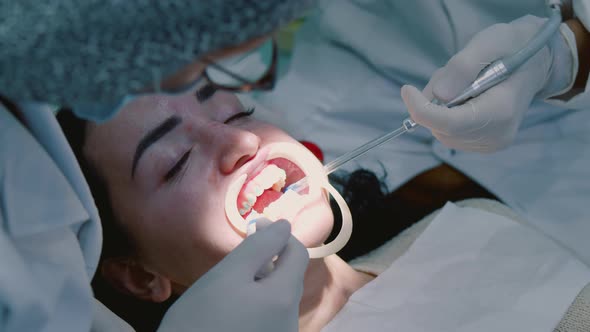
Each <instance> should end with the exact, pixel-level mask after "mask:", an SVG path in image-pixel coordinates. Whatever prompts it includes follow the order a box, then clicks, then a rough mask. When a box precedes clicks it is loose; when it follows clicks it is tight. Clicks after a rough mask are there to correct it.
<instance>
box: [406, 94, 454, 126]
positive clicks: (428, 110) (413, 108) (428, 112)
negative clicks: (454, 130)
mask: <svg viewBox="0 0 590 332" xmlns="http://www.w3.org/2000/svg"><path fill="white" fill-rule="evenodd" d="M401 95H402V99H403V101H404V103H405V104H406V107H407V108H408V112H409V113H410V117H411V118H412V120H414V121H415V122H416V123H418V124H420V125H422V126H424V127H426V128H429V129H431V130H432V129H436V130H437V131H439V130H444V129H445V128H449V125H450V124H451V118H450V116H449V114H450V112H449V109H448V108H446V107H444V106H440V105H436V104H433V103H432V102H430V100H428V99H427V98H426V97H425V96H424V95H423V94H422V92H420V91H419V90H418V89H416V88H415V87H413V86H411V85H404V86H403V87H402V90H401Z"/></svg>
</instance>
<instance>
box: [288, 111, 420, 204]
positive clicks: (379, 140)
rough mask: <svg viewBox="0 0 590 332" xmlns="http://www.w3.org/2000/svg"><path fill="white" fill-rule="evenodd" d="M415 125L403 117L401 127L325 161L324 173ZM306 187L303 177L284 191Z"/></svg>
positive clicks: (332, 170)
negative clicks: (329, 160)
mask: <svg viewBox="0 0 590 332" xmlns="http://www.w3.org/2000/svg"><path fill="white" fill-rule="evenodd" d="M416 126H417V124H416V122H414V121H413V120H412V119H410V118H407V119H405V120H404V121H403V122H402V125H401V127H399V128H397V129H395V130H393V131H390V132H389V133H387V134H385V135H382V136H380V137H377V138H375V139H373V140H371V141H369V142H367V143H365V144H363V145H361V146H359V147H358V148H356V149H354V150H352V151H349V152H347V153H345V154H343V155H342V156H340V157H338V158H336V159H334V160H332V161H331V162H329V163H327V164H326V165H325V166H324V170H325V172H326V175H328V174H330V173H332V172H334V171H336V170H337V169H339V168H340V167H342V165H344V164H346V163H347V162H349V161H351V160H353V159H356V158H358V157H360V156H361V155H363V154H365V153H367V152H369V151H370V150H372V149H374V148H376V147H378V146H380V145H381V144H383V143H385V142H387V141H390V140H392V139H394V138H396V137H399V136H400V135H402V134H404V133H407V132H411V131H413V130H414V128H415V127H416ZM307 187H308V183H307V177H305V178H303V179H301V180H299V181H297V182H295V183H293V184H291V185H290V186H288V187H286V188H285V190H284V191H285V192H287V191H288V190H294V191H295V192H297V193H299V192H301V191H303V190H304V189H305V188H307Z"/></svg>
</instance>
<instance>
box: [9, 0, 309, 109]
mask: <svg viewBox="0 0 590 332" xmlns="http://www.w3.org/2000/svg"><path fill="white" fill-rule="evenodd" d="M316 2H317V0H157V1H150V0H2V1H0V94H2V95H4V96H6V97H8V98H10V99H13V100H30V101H41V102H48V103H52V104H55V105H72V104H89V103H97V102H100V103H102V104H105V105H116V104H118V103H119V102H120V100H122V99H123V98H124V96H125V95H126V94H127V93H129V92H131V91H136V90H138V89H139V88H141V87H144V86H146V85H148V84H151V83H153V82H159V81H160V80H161V79H162V78H164V77H166V76H168V75H170V74H172V73H174V72H176V71H178V70H179V69H180V68H182V67H184V66H185V65H187V64H189V63H191V62H194V61H195V60H196V59H197V58H199V57H200V56H202V55H204V54H205V53H208V52H212V51H216V50H221V49H223V48H225V47H230V46H236V45H239V44H241V43H243V42H246V41H248V40H251V39H253V38H255V37H260V36H263V35H266V34H268V33H270V32H272V31H274V30H275V29H277V28H278V27H280V26H281V25H284V24H286V23H288V22H289V21H291V20H292V19H294V18H297V17H299V16H301V15H302V14H303V13H304V11H305V10H306V9H308V8H309V7H310V6H311V5H313V4H315V3H316Z"/></svg>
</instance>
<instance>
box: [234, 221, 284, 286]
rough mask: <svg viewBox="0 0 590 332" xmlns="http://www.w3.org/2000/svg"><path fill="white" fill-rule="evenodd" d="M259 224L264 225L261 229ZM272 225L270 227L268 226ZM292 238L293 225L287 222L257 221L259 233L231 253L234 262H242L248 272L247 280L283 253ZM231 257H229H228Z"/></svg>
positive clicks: (245, 274) (245, 272) (246, 273)
mask: <svg viewBox="0 0 590 332" xmlns="http://www.w3.org/2000/svg"><path fill="white" fill-rule="evenodd" d="M258 223H262V224H261V225H262V227H260V228H259V226H258ZM268 223H270V225H268ZM290 237H291V224H290V223H289V222H288V221H286V220H279V221H276V222H270V221H268V220H265V219H260V220H257V231H256V233H254V234H252V235H251V236H249V237H247V238H246V239H244V241H243V242H242V243H241V244H240V245H239V246H238V247H236V249H234V251H232V252H231V253H230V255H232V256H233V257H232V260H236V261H237V262H240V263H241V264H239V265H240V266H242V267H243V268H244V269H246V271H243V275H244V276H246V277H247V278H249V277H254V275H255V274H256V272H257V271H259V270H260V268H261V267H263V266H265V265H266V264H268V262H270V261H271V260H272V258H273V257H274V256H276V255H278V254H280V253H281V251H283V250H284V248H285V246H286V245H287V244H288V242H289V238H290ZM228 256H229V255H228Z"/></svg>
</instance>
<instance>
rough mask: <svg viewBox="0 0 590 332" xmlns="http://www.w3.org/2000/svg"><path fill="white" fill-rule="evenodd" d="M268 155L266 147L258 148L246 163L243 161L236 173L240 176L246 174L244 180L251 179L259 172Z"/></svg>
mask: <svg viewBox="0 0 590 332" xmlns="http://www.w3.org/2000/svg"><path fill="white" fill-rule="evenodd" d="M267 156H268V149H261V150H259V151H258V152H257V153H256V155H255V156H254V158H252V159H250V161H248V162H247V163H245V164H244V165H243V166H242V167H241V168H240V169H239V170H238V172H236V173H237V176H238V177H239V176H241V175H243V174H246V175H247V176H248V177H247V178H246V182H247V181H249V180H251V179H252V178H253V177H254V176H255V175H256V174H258V173H260V171H261V170H262V168H264V166H265V165H266V157H267Z"/></svg>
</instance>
